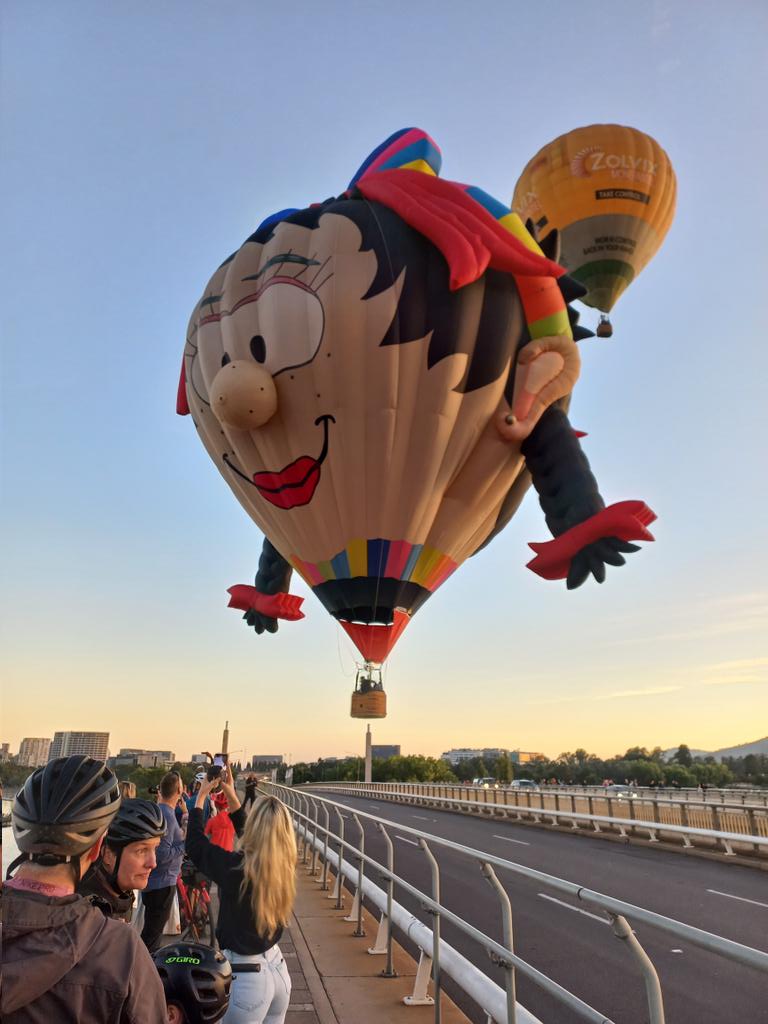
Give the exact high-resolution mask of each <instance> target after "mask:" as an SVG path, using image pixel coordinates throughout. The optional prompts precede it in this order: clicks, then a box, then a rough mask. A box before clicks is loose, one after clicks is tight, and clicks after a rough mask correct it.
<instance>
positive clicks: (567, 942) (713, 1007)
mask: <svg viewBox="0 0 768 1024" xmlns="http://www.w3.org/2000/svg"><path fill="white" fill-rule="evenodd" d="M264 788H265V789H267V790H269V791H271V792H273V793H275V794H276V795H278V796H279V797H280V799H282V800H284V801H285V802H286V804H287V805H288V806H289V807H290V808H291V811H292V814H293V816H294V821H295V824H296V827H297V831H298V835H299V840H300V851H301V855H302V864H301V865H300V868H303V870H304V872H305V875H304V877H303V883H302V884H303V887H304V890H306V888H307V886H309V889H310V890H311V891H310V892H309V893H307V894H306V896H305V898H306V899H307V900H308V901H310V902H311V899H314V901H315V904H317V905H318V906H319V905H320V904H321V903H322V902H324V898H325V897H326V896H330V897H331V904H332V906H333V908H334V909H335V910H336V912H337V921H338V919H341V920H343V921H344V922H345V923H346V925H347V927H348V929H349V931H348V934H347V940H348V950H349V951H348V952H347V953H345V952H344V947H343V946H342V947H341V950H340V955H342V956H350V957H357V958H358V959H359V953H360V950H361V948H364V949H365V950H366V951H367V952H368V953H370V954H378V955H380V956H381V958H382V960H383V962H384V964H385V966H384V968H383V973H384V975H386V974H387V967H389V966H391V963H392V956H393V954H392V947H393V945H394V946H395V947H397V946H398V945H400V946H402V949H403V950H404V951H405V952H407V953H409V954H410V955H411V956H412V957H413V959H414V962H415V963H416V964H417V969H416V972H415V974H414V976H413V979H412V987H411V990H410V991H409V993H408V996H407V998H408V1000H409V1002H410V1004H411V1006H414V1005H421V1006H430V1007H431V1009H430V1017H429V1019H432V1016H434V1020H435V1021H440V1020H441V1019H443V1015H444V1014H445V1013H446V1012H448V1007H450V1008H451V1010H455V1009H458V1010H459V1011H460V1012H461V1014H463V1015H464V1017H465V1019H468V1020H471V1021H475V1022H478V1024H486V1022H491V1021H493V1022H497V1024H507V1022H514V1024H537V1022H541V1024H550V1022H552V1024H575V1022H577V1021H592V1022H601V1024H611V1022H616V1024H618V1022H621V1024H646V1022H650V1024H664V1022H665V1021H668V1022H670V1024H672V1022H679V1024H688V1022H691V1024H730V1022H734V1024H735V1022H741V1021H744V1022H749V1024H759V1022H761V1021H768V1001H766V999H765V992H766V991H768V884H766V874H765V873H764V870H765V868H767V867H768V856H766V855H768V835H766V834H765V831H764V824H765V822H766V818H767V817H768V808H766V806H765V802H764V799H763V798H764V796H765V794H764V793H763V794H762V797H761V796H760V794H757V796H758V799H756V800H750V801H739V802H738V803H732V802H731V801H730V800H729V793H728V792H725V793H724V794H721V795H720V797H719V798H716V797H715V795H714V794H712V795H709V796H708V799H707V801H706V803H707V804H708V805H709V813H710V814H711V813H712V812H713V811H716V812H717V813H719V814H721V817H720V819H719V821H720V823H723V822H727V823H728V825H729V827H731V826H733V824H734V821H735V820H736V819H734V818H731V817H727V816H728V815H732V814H734V813H735V811H733V810H732V808H734V807H736V806H738V807H740V808H741V809H742V811H744V810H746V811H752V812H753V818H750V817H749V815H748V814H747V815H745V816H744V818H743V821H742V823H740V824H739V826H738V831H737V832H734V833H728V835H730V836H732V838H731V840H730V841H728V842H727V843H725V844H724V843H723V841H722V839H718V833H717V831H716V830H714V829H712V828H702V829H701V830H700V831H702V832H705V833H708V835H706V836H705V837H703V838H704V839H706V840H707V842H706V843H704V844H703V845H699V846H695V845H694V843H693V842H689V845H686V844H685V843H683V842H682V841H681V840H679V838H677V837H678V835H679V834H678V833H677V832H675V831H674V829H677V828H682V827H687V829H688V830H689V832H690V830H695V829H696V827H697V826H695V825H691V824H688V825H687V826H681V825H675V824H674V823H672V822H666V821H662V822H660V823H654V822H653V820H652V817H653V813H655V814H656V816H657V817H659V816H664V815H667V814H670V815H671V813H672V812H671V811H670V810H669V808H670V807H671V806H672V805H675V804H676V805H678V806H680V805H684V804H686V803H689V804H690V805H691V806H690V808H689V810H691V809H692V808H693V807H695V806H696V805H697V803H704V802H705V801H698V802H697V801H696V800H687V799H686V797H685V796H684V795H679V794H675V796H674V798H673V799H667V798H666V796H665V795H663V794H651V795H647V794H645V793H643V794H641V795H639V796H638V797H637V798H636V799H633V800H632V801H631V804H632V806H631V808H630V809H629V811H625V809H624V807H623V805H622V802H621V801H619V800H615V801H614V798H608V797H606V796H605V794H602V795H601V794H600V793H597V792H596V793H587V792H584V793H581V792H567V793H566V790H567V791H570V790H573V789H574V787H563V792H558V793H555V792H547V793H544V794H543V799H544V803H545V805H547V806H545V807H544V808H543V811H544V813H543V814H542V813H541V811H542V808H541V806H540V803H541V801H540V797H542V794H540V793H538V792H531V793H524V794H521V793H515V792H514V791H511V790H493V789H488V790H483V789H481V788H474V787H466V786H435V785H431V784H424V785H418V786H417V785H411V786H408V785H400V784H394V783H387V784H378V785H376V784H374V785H370V784H349V783H344V784H330V783H326V784H318V785H313V786H303V787H297V788H294V789H288V788H285V787H282V786H274V785H266V786H265V787H264ZM494 797H495V800H494ZM589 797H592V800H593V803H592V811H596V810H600V811H606V810H607V811H610V812H619V811H621V812H622V813H620V814H617V815H614V814H613V813H610V814H600V815H595V814H593V815H592V816H591V819H592V820H591V823H590V826H589V828H582V827H578V828H574V827H573V825H572V822H571V823H569V824H568V825H567V826H566V827H565V828H563V827H560V826H562V819H560V818H559V816H560V815H568V814H570V815H574V814H575V815H577V816H578V817H579V818H580V819H584V820H586V821H588V822H589V821H590V817H589V815H590V809H589V803H588V798H589ZM571 798H572V799H573V800H574V801H576V804H575V806H574V804H573V803H572V802H571ZM599 799H603V800H607V799H611V800H612V801H614V802H615V804H616V806H613V805H612V806H610V807H603V806H602V805H597V804H596V803H595V802H594V801H596V800H599ZM529 800H530V803H529ZM581 800H585V801H586V802H585V804H583V805H582V804H581V803H580V802H579V801H581ZM638 800H640V801H641V803H640V804H638V803H637V801H638ZM537 802H538V803H539V806H538V807H537ZM653 802H655V803H656V804H657V805H658V806H657V807H656V808H650V809H648V806H647V805H648V804H650V803H653ZM624 803H627V801H624ZM566 804H567V806H568V808H570V809H568V810H567V809H566ZM556 805H557V806H556ZM641 805H645V806H646V810H645V811H643V812H642V813H643V814H647V815H648V820H647V821H643V822H642V824H643V825H644V826H646V827H647V826H648V825H653V824H661V826H662V827H661V828H660V829H658V833H659V834H658V836H657V838H656V839H655V841H654V839H652V838H651V837H650V836H647V835H646V838H645V839H643V838H641V837H640V836H639V835H636V834H634V829H635V826H634V824H632V825H630V824H629V822H633V823H634V822H636V821H637V820H638V819H637V818H636V817H635V815H636V814H637V813H639V810H638V808H639V806H641ZM518 811H519V812H520V813H521V814H523V813H527V812H529V811H537V812H538V821H537V820H535V818H523V817H520V818H518V817H516V814H517V812H518ZM630 812H631V813H630ZM552 818H554V819H555V820H557V821H558V826H556V827H555V828H554V829H553V828H552V826H551V825H550V824H547V821H551V820H552ZM595 818H602V819H606V820H607V823H606V824H601V825H600V833H599V834H596V833H595V832H594V819H595ZM622 820H623V822H624V826H623V827H624V832H623V834H622V832H620V831H618V830H616V831H612V830H611V829H610V828H609V827H608V826H609V825H610V824H611V823H617V822H618V823H619V824H620V823H621V822H622ZM751 821H755V822H758V824H757V826H756V829H755V834H750V833H749V832H747V831H746V827H742V824H743V822H747V823H749V822H751ZM713 823H714V819H709V820H708V821H707V824H709V825H711V824H713ZM670 829H672V830H673V831H671V832H670V831H669V830H670ZM693 834H694V835H695V832H694V833H693ZM670 837H672V838H670ZM733 837H738V838H733ZM607 838H609V839H610V840H612V841H606V839H607ZM701 838H702V837H699V839H701ZM689 839H690V836H689ZM728 847H730V849H729V848H728ZM326 906H327V904H326ZM314 912H315V911H312V913H314ZM326 912H327V911H326ZM366 919H367V925H366ZM299 923H300V922H299ZM363 932H366V933H367V934H366V936H365V937H364V936H363V934H362V933H363ZM617 940H618V941H617ZM381 970H382V968H380V967H378V966H375V967H372V968H371V972H370V973H371V976H377V975H378V974H379V972H380V971H381ZM401 980H402V979H401ZM435 994H437V995H438V996H441V995H442V997H443V999H442V1001H441V999H440V998H438V999H436V1000H435V1001H434V1002H432V999H433V998H434V996H435ZM446 998H448V999H449V1000H450V1002H449V1003H448V1004H446V1003H445V999H446ZM412 1012H413V1013H414V1014H416V1016H419V1017H420V1018H421V1019H424V1018H423V1014H424V1011H423V1010H422V1011H420V1012H419V1011H415V1010H413V1011H412ZM369 1019H370V1020H371V1021H373V1020H377V1019H378V1018H377V1017H376V1015H375V1013H373V1014H372V1015H371V1016H370V1018H369ZM384 1019H386V1018H384ZM393 1019H394V1018H393ZM398 1019H399V1018H398ZM413 1019H414V1020H415V1019H416V1017H414V1018H413Z"/></svg>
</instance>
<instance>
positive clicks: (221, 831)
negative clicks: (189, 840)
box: [204, 792, 235, 853]
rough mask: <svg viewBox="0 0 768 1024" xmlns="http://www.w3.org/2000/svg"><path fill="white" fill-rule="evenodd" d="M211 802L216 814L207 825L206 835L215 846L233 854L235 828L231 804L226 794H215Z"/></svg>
mask: <svg viewBox="0 0 768 1024" xmlns="http://www.w3.org/2000/svg"><path fill="white" fill-rule="evenodd" d="M211 802H212V803H213V806H214V807H215V809H216V813H215V814H214V815H212V816H211V817H210V818H209V819H208V821H207V822H206V823H205V829H204V831H205V834H206V835H207V836H208V838H209V839H210V840H211V842H212V843H213V844H214V845H215V846H220V847H221V848H222V850H228V851H229V852H230V853H231V852H232V850H233V849H234V848H235V826H234V825H233V824H232V819H231V818H230V816H229V812H228V806H229V802H228V800H227V796H226V793H223V792H218V793H214V794H213V796H212V797H211Z"/></svg>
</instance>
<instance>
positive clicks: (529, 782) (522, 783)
mask: <svg viewBox="0 0 768 1024" xmlns="http://www.w3.org/2000/svg"><path fill="white" fill-rule="evenodd" d="M509 787H510V789H538V788H539V784H538V782H534V780H533V779H513V780H512V782H510V784H509Z"/></svg>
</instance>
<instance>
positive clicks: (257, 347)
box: [251, 334, 267, 363]
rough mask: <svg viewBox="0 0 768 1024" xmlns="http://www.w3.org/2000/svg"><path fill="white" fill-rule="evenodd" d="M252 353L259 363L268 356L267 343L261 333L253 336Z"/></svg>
mask: <svg viewBox="0 0 768 1024" xmlns="http://www.w3.org/2000/svg"><path fill="white" fill-rule="evenodd" d="M251 355H252V356H253V358H254V359H255V360H256V362H257V363H263V362H264V361H265V360H266V358H267V343H266V342H265V341H264V339H263V338H262V336H261V335H260V334H254V336H253V337H252V338H251Z"/></svg>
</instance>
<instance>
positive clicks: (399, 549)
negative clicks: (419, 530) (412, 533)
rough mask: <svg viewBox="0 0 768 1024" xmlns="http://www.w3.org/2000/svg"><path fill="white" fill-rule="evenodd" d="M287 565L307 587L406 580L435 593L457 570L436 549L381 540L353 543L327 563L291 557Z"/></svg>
mask: <svg viewBox="0 0 768 1024" xmlns="http://www.w3.org/2000/svg"><path fill="white" fill-rule="evenodd" d="M290 563H291V565H292V566H293V568H294V569H295V570H296V572H298V573H299V575H300V576H301V577H302V578H303V579H304V580H305V581H306V582H307V583H308V584H309V586H310V587H316V586H318V585H319V584H320V583H326V582H328V580H349V579H354V578H356V577H373V578H374V579H376V578H378V577H382V578H388V579H395V580H409V581H410V582H412V583H417V584H418V585H419V586H421V587H424V588H425V590H429V591H430V592H432V591H435V590H437V588H438V587H439V586H440V585H441V584H443V583H444V582H445V581H446V580H447V579H448V577H449V576H450V575H451V573H452V572H453V571H454V570H455V569H456V568H457V563H456V562H454V561H453V559H452V558H449V557H448V555H444V554H442V552H440V551H437V550H436V549H435V548H431V547H428V546H427V545H425V544H410V543H409V542H408V541H407V540H384V539H382V538H381V537H377V538H376V539H375V540H365V539H359V540H352V541H350V542H349V544H347V546H346V547H345V548H344V549H343V550H342V551H340V552H339V553H338V554H337V555H334V557H333V558H331V559H329V560H328V561H326V562H316V563H315V562H305V561H303V560H302V559H301V558H298V557H297V556H296V555H293V556H291V558H290Z"/></svg>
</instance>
